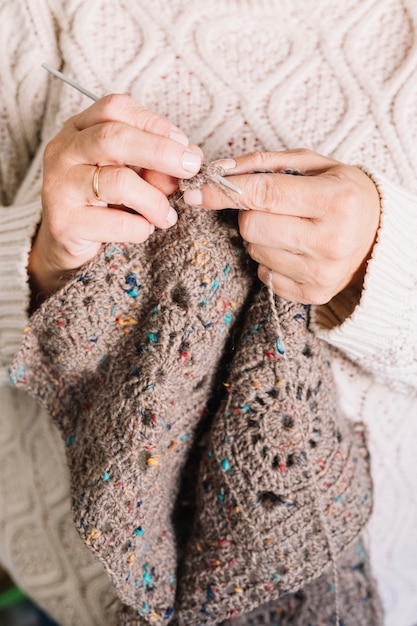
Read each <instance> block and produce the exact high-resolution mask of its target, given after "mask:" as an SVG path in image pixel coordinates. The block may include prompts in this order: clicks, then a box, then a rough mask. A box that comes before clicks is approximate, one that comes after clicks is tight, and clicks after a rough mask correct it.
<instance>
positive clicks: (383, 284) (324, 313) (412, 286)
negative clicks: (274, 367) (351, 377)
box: [312, 174, 417, 389]
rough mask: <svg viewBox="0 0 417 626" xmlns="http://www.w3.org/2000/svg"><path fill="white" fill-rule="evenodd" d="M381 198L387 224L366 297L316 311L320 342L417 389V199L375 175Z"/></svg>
mask: <svg viewBox="0 0 417 626" xmlns="http://www.w3.org/2000/svg"><path fill="white" fill-rule="evenodd" d="M372 179H373V181H374V182H375V184H376V186H377V188H378V191H379V193H380V197H381V206H382V212H381V225H380V228H379V232H378V238H377V242H376V244H375V246H374V250H373V254H372V258H371V260H370V261H369V263H368V267H367V273H366V276H365V281H364V287H363V290H362V294H360V296H359V295H358V293H357V292H355V291H354V290H353V289H346V290H345V291H344V292H342V293H341V294H339V295H338V296H336V297H335V298H334V299H333V300H331V301H330V302H329V303H328V304H327V305H324V306H318V307H314V308H313V309H312V327H313V329H314V331H315V332H316V333H317V335H318V336H319V337H321V338H322V339H324V340H325V341H327V342H328V343H330V344H332V345H333V346H335V347H336V348H338V349H339V350H341V351H342V352H343V353H345V354H346V355H347V356H348V357H349V358H350V359H351V360H353V361H354V362H356V363H358V364H359V365H361V366H362V367H363V368H364V369H366V370H368V371H371V372H372V373H373V374H374V375H376V377H377V378H378V379H380V380H382V381H385V382H386V381H387V380H388V379H390V380H391V382H394V385H395V382H397V383H398V385H396V386H397V387H398V388H400V389H401V388H404V386H403V385H405V387H408V386H409V385H411V386H412V387H414V388H416V387H417V365H416V358H415V357H416V355H415V353H414V352H415V347H414V346H413V342H412V341H411V338H412V336H415V329H414V326H415V324H414V323H413V320H415V311H416V310H417V309H416V306H417V295H416V292H417V289H416V284H417V246H416V243H415V238H416V232H417V197H416V196H414V195H413V194H411V193H410V192H408V191H407V190H405V189H403V188H401V187H398V186H396V185H394V184H393V183H391V182H390V181H389V180H387V179H386V178H385V177H384V176H382V175H379V174H378V175H374V174H373V175H372Z"/></svg>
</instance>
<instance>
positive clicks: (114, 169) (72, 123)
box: [28, 95, 202, 296]
mask: <svg viewBox="0 0 417 626" xmlns="http://www.w3.org/2000/svg"><path fill="white" fill-rule="evenodd" d="M201 162H202V154H201V150H200V149H199V148H197V147H196V146H189V145H188V139H187V137H186V135H185V134H184V133H183V132H182V131H181V130H180V129H178V128H177V127H176V126H174V125H173V124H172V123H171V122H169V120H167V119H165V118H163V117H160V116H159V115H156V114H155V113H151V112H150V111H147V110H146V109H144V108H142V107H140V106H139V105H138V104H137V103H136V102H135V101H134V100H132V98H130V97H129V96H125V95H110V96H106V97H104V98H102V99H101V100H99V101H97V102H96V103H94V104H93V105H92V106H91V107H89V108H88V109H86V110H85V111H83V112H82V113H80V114H78V115H75V116H74V117H72V118H70V119H69V120H68V121H67V122H66V123H65V124H64V126H63V128H62V130H61V131H60V132H59V133H58V135H56V137H55V138H54V139H52V141H51V142H50V143H49V144H48V145H47V147H46V150H45V154H44V179H43V188H42V217H41V222H40V226H39V229H38V232H37V235H36V238H35V241H34V243H33V247H32V251H31V254H30V258H29V266H28V271H29V276H30V279H31V285H32V289H33V290H34V292H35V293H34V294H33V295H34V296H36V295H41V296H47V295H49V294H51V293H53V292H54V291H55V290H57V289H58V288H59V286H60V285H61V283H63V282H65V275H66V274H67V273H68V271H70V270H74V269H77V268H78V267H80V266H81V265H83V264H84V263H86V262H87V261H89V260H90V259H92V258H93V257H94V256H95V255H96V254H97V253H98V251H99V250H100V247H101V245H102V244H103V243H108V242H115V243H116V242H129V243H142V242H144V241H146V239H147V238H148V237H149V235H150V234H151V233H152V232H153V230H154V228H155V227H157V228H168V227H170V226H172V225H173V224H175V222H176V221H177V214H176V212H175V210H174V209H172V208H171V206H170V204H169V202H168V199H167V195H168V194H169V193H172V192H173V191H174V190H175V189H176V187H177V179H178V178H191V177H192V176H193V175H194V174H196V173H197V172H198V170H199V169H200V166H201ZM97 166H101V169H100V170H99V172H98V173H99V176H98V177H97V175H96V180H95V182H96V192H97V186H98V195H99V198H100V199H97V197H96V196H95V194H94V189H93V179H94V174H95V171H96V168H97ZM118 205H119V206H120V205H124V206H125V207H129V208H130V209H133V211H135V212H136V213H132V212H128V211H125V210H121V209H120V208H117V207H118Z"/></svg>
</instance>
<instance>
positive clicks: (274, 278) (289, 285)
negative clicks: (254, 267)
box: [258, 265, 311, 304]
mask: <svg viewBox="0 0 417 626" xmlns="http://www.w3.org/2000/svg"><path fill="white" fill-rule="evenodd" d="M258 277H259V279H260V280H261V281H262V282H263V283H264V284H265V285H266V286H267V287H272V289H273V291H274V293H275V294H276V295H277V296H279V297H280V298H284V300H288V301H289V302H299V303H301V304H311V303H310V302H309V301H308V300H306V299H305V298H304V293H303V287H302V285H299V284H297V283H295V282H294V281H293V280H292V279H291V278H287V277H286V276H283V275H281V274H277V273H275V272H272V271H271V270H270V269H269V268H268V267H266V266H264V265H260V266H259V267H258Z"/></svg>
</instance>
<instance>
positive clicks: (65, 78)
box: [42, 63, 242, 194]
mask: <svg viewBox="0 0 417 626" xmlns="http://www.w3.org/2000/svg"><path fill="white" fill-rule="evenodd" d="M42 67H43V68H44V69H45V70H47V71H48V72H50V73H51V74H53V75H54V76H56V78H59V79H60V80H62V81H63V82H64V83H67V85H70V87H74V89H77V91H79V92H80V93H82V94H84V96H87V98H90V100H94V102H97V100H99V97H98V96H96V95H94V94H93V93H91V91H89V90H88V89H86V88H85V87H83V86H82V85H80V84H78V83H76V82H75V80H72V78H69V77H68V76H66V75H65V74H63V73H62V72H60V71H59V70H56V69H55V68H54V67H51V66H50V65H48V64H47V63H42ZM213 179H214V180H216V181H217V182H218V183H220V184H221V185H223V186H224V187H227V188H228V189H231V190H232V191H235V192H236V193H238V194H241V193H242V190H241V189H239V187H236V185H234V184H233V183H231V182H229V181H228V180H227V178H225V177H224V176H220V174H216V175H215V176H213Z"/></svg>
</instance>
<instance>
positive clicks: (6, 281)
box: [0, 200, 40, 384]
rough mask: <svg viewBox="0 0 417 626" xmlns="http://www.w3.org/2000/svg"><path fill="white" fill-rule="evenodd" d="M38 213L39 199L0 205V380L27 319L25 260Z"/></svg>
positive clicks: (27, 297)
mask: <svg viewBox="0 0 417 626" xmlns="http://www.w3.org/2000/svg"><path fill="white" fill-rule="evenodd" d="M39 216H40V202H39V200H38V201H36V202H32V203H30V204H25V205H21V206H8V207H2V208H0V277H1V279H0V384H3V383H4V382H5V381H6V380H7V371H6V368H7V366H8V365H9V364H10V362H11V360H12V358H13V356H14V354H15V352H16V351H17V349H18V347H19V345H20V343H21V341H22V331H23V330H24V328H25V326H26V324H27V321H28V307H29V299H30V290H29V284H28V276H27V264H28V255H29V252H30V249H31V246H32V237H33V234H34V232H35V228H36V224H37V222H38V220H39Z"/></svg>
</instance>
